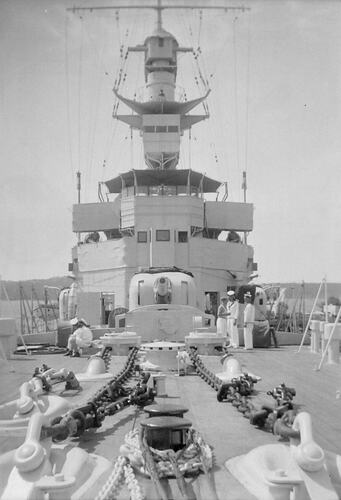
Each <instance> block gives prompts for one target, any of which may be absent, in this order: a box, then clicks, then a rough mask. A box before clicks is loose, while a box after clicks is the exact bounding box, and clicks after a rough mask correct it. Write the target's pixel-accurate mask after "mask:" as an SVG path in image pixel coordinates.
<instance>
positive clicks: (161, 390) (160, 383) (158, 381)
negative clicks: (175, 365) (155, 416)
mask: <svg viewBox="0 0 341 500" xmlns="http://www.w3.org/2000/svg"><path fill="white" fill-rule="evenodd" d="M152 377H153V385H154V389H155V391H156V395H157V396H158V397H164V396H167V393H166V375H154V374H153V375H152Z"/></svg>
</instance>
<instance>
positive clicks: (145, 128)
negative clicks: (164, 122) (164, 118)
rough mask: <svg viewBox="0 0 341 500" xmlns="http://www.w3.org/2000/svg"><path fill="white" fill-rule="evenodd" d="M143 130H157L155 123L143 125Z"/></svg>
mask: <svg viewBox="0 0 341 500" xmlns="http://www.w3.org/2000/svg"><path fill="white" fill-rule="evenodd" d="M143 132H155V127H154V125H145V126H144V127H143Z"/></svg>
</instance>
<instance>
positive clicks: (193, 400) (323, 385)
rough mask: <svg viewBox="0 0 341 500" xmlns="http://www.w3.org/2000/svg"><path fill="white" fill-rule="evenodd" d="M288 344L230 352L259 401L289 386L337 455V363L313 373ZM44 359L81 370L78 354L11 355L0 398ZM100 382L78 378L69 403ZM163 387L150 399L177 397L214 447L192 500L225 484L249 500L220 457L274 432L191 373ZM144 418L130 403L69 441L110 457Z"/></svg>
mask: <svg viewBox="0 0 341 500" xmlns="http://www.w3.org/2000/svg"><path fill="white" fill-rule="evenodd" d="M295 350H297V348H296V347H286V348H280V349H258V350H254V351H251V352H246V351H243V350H236V351H235V353H234V356H235V357H236V359H238V361H239V362H240V363H241V365H243V366H244V367H245V368H246V369H247V370H248V371H251V372H252V373H255V374H256V375H260V376H262V380H261V381H260V382H259V383H257V384H256V386H255V389H256V395H255V397H254V399H255V400H258V401H259V402H260V403H261V402H262V401H265V400H266V401H273V400H272V398H271V397H270V396H267V395H266V391H268V390H271V389H273V388H274V387H275V386H276V385H278V384H280V383H281V382H285V384H286V385H288V386H291V387H294V388H295V389H296V397H295V399H294V401H295V402H296V403H297V404H298V405H299V407H300V410H302V411H308V412H309V413H311V414H312V418H313V426H314V436H315V439H316V441H317V442H318V443H319V444H320V445H321V446H322V447H323V448H325V449H327V450H330V451H333V452H336V453H339V454H341V439H340V436H341V419H340V405H341V400H337V399H336V390H339V389H341V365H327V364H324V365H323V367H322V370H321V371H319V372H317V371H314V367H315V366H316V365H317V364H318V362H319V360H320V357H319V356H318V355H314V354H311V353H310V351H309V349H308V348H303V349H302V351H301V353H300V354H295ZM124 361H125V358H123V357H113V359H112V363H111V371H112V372H113V373H116V372H117V371H119V370H120V369H121V367H122V366H123V364H124ZM203 361H204V363H205V364H206V366H207V367H208V368H210V369H211V370H212V371H213V372H215V373H217V372H221V371H222V370H223V368H222V365H221V364H220V360H219V357H211V356H210V357H208V356H204V357H203ZM43 362H46V363H47V364H48V365H49V366H52V367H54V368H57V369H58V368H60V367H62V366H64V367H66V368H68V369H72V370H73V371H74V372H75V373H77V372H81V371H84V370H85V367H86V364H87V361H86V359H85V358H76V359H70V358H64V357H62V356H61V355H49V356H46V357H45V358H44V357H43V356H38V355H37V356H34V357H33V356H31V357H29V358H26V357H24V358H22V357H20V358H19V360H15V361H11V365H12V367H13V368H14V369H15V372H14V373H10V372H9V371H8V370H7V369H6V368H5V367H4V366H3V367H2V369H1V371H0V375H1V380H2V384H1V385H0V401H1V402H3V401H8V400H10V399H13V398H16V397H18V387H19V385H20V384H21V383H22V382H24V381H26V380H28V379H29V378H30V377H31V376H32V373H33V371H34V368H35V366H41V365H42V363H43ZM104 383H105V382H103V381H102V382H97V383H85V384H82V385H83V391H81V392H79V393H78V394H77V395H76V396H75V397H74V398H72V405H73V406H76V405H78V404H80V403H82V402H85V401H87V400H88V399H89V398H90V397H91V396H92V395H93V394H94V392H95V391H96V390H97V389H98V388H99V387H101V386H102V385H104ZM62 388H63V387H62ZM166 389H167V394H168V396H169V397H168V398H157V401H158V402H165V401H167V403H172V404H176V403H181V404H182V405H184V406H186V407H188V409H189V411H188V413H187V414H186V415H185V416H187V417H188V418H189V419H190V420H191V421H192V423H193V426H194V427H195V428H196V429H197V430H198V431H199V432H200V433H201V435H202V436H203V438H204V439H205V441H206V442H207V443H208V444H210V446H212V447H213V450H214V456H215V466H214V470H213V475H212V480H211V483H209V482H207V481H206V479H203V478H202V477H200V479H199V480H197V481H194V482H193V483H192V482H191V481H188V483H189V486H188V487H189V493H191V491H192V492H194V493H193V494H194V498H195V496H196V497H197V498H198V499H199V498H201V497H202V498H203V500H204V497H203V496H202V495H204V496H205V491H211V493H210V495H211V498H212V499H213V498H214V488H215V490H216V492H217V497H218V498H224V497H225V492H226V491H227V490H228V491H229V497H230V498H239V499H240V498H243V500H249V499H251V498H253V497H252V495H250V494H249V493H247V492H246V490H245V489H244V488H243V486H242V485H241V484H239V482H238V481H236V480H235V479H234V478H233V476H232V475H231V474H230V473H229V472H228V471H227V470H226V469H225V468H224V463H225V461H226V460H227V459H228V458H231V457H233V456H236V455H241V454H244V453H247V452H248V451H250V450H251V449H252V448H254V447H256V446H260V445H262V444H266V443H276V442H278V438H277V437H275V436H273V435H272V434H270V433H266V432H264V431H261V430H259V429H257V428H255V427H253V426H251V425H250V424H249V422H248V420H247V419H245V418H244V417H243V416H242V414H241V413H239V412H238V411H237V410H236V408H234V407H233V406H232V405H231V404H229V403H218V402H217V399H216V392H215V391H214V390H213V389H212V388H211V387H210V386H208V385H207V384H206V383H205V382H204V381H203V380H202V379H200V378H199V377H197V376H196V375H189V376H185V377H178V376H177V375H174V374H168V376H167V381H166ZM60 390H61V389H60V388H57V386H56V388H55V391H56V392H57V393H58V391H60ZM70 400H71V398H70ZM144 419H145V415H144V413H143V412H141V411H140V412H136V411H135V409H134V408H132V407H129V408H126V409H125V410H123V411H122V412H119V413H117V414H116V415H113V416H111V417H107V418H106V419H105V421H104V423H103V425H102V427H101V428H99V429H97V430H94V431H88V432H86V433H85V434H84V435H83V436H81V438H80V439H79V440H78V439H73V440H71V441H72V442H74V443H78V444H79V446H80V447H81V448H84V449H85V450H86V451H88V452H90V453H91V452H92V453H98V454H100V455H103V456H105V457H107V458H108V459H110V460H114V459H115V458H116V457H117V456H118V455H119V447H120V446H121V444H123V441H124V436H125V435H126V433H127V432H129V431H130V430H131V429H132V427H133V425H135V426H136V425H138V424H139V422H140V421H141V420H144ZM9 447H10V439H9V438H0V449H1V451H2V452H3V451H5V449H9ZM140 481H141V482H142V483H143V485H144V487H145V489H146V491H147V498H148V499H150V500H154V499H155V500H156V499H157V498H159V497H158V495H157V493H156V492H155V488H154V486H153V485H152V484H151V482H150V481H148V480H147V479H143V478H140ZM167 488H168V489H170V491H172V497H173V498H174V499H175V498H181V495H180V492H179V490H178V487H177V485H176V482H175V480H170V481H169V483H168V486H167ZM212 488H213V489H212ZM189 497H191V495H189ZM119 498H120V500H123V499H124V500H125V498H128V496H127V490H122V493H121V495H120V497H119Z"/></svg>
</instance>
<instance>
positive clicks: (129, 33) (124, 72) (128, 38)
mask: <svg viewBox="0 0 341 500" xmlns="http://www.w3.org/2000/svg"><path fill="white" fill-rule="evenodd" d="M137 27H138V14H136V15H135V17H134V21H133V29H132V30H129V29H127V30H126V32H125V38H126V43H127V46H128V45H129V44H130V43H131V39H132V36H133V34H135V33H136V31H137ZM127 68H128V50H126V53H125V57H124V61H123V67H122V72H121V75H122V76H121V78H120V82H119V84H122V85H123V84H124V83H125V81H126V76H127ZM117 90H118V89H117ZM118 105H119V100H118V99H117V98H116V100H115V104H114V113H115V112H117V110H118ZM117 125H118V122H117V121H116V126H115V127H114V129H113V134H112V140H111V141H110V143H109V144H108V148H107V155H106V159H108V158H110V155H111V151H112V147H113V142H114V141H113V139H114V135H115V133H116V130H117ZM108 142H109V141H108Z"/></svg>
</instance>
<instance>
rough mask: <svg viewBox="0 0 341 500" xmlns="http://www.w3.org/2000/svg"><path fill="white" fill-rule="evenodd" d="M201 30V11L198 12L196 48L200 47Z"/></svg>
mask: <svg viewBox="0 0 341 500" xmlns="http://www.w3.org/2000/svg"><path fill="white" fill-rule="evenodd" d="M201 28H202V9H200V10H199V29H198V47H200V38H201Z"/></svg>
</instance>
